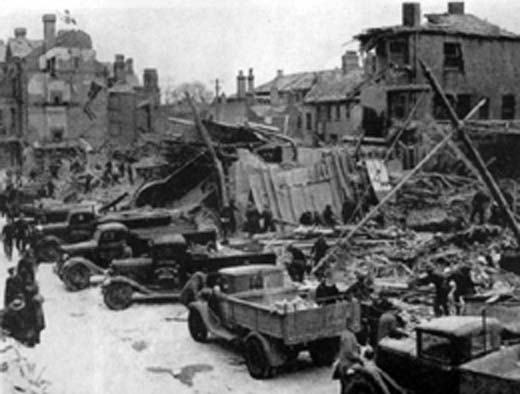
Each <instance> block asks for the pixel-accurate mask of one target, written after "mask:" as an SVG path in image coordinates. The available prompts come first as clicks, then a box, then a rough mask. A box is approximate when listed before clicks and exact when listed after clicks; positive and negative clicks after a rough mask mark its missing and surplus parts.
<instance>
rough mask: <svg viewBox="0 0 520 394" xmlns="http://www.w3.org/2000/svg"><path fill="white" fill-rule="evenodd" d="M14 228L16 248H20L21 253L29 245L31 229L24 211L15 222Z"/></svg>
mask: <svg viewBox="0 0 520 394" xmlns="http://www.w3.org/2000/svg"><path fill="white" fill-rule="evenodd" d="M14 228H15V231H14V235H15V237H14V239H15V245H16V249H18V252H19V253H21V252H23V251H24V250H25V247H26V245H27V235H28V230H29V225H28V224H27V221H26V220H25V216H24V214H23V213H20V216H19V217H18V219H17V220H16V221H15V222H14Z"/></svg>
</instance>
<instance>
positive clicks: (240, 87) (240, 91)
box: [237, 70, 246, 99]
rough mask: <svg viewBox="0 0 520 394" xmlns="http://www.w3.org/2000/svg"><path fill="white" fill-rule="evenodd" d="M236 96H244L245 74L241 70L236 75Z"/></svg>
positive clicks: (240, 97)
mask: <svg viewBox="0 0 520 394" xmlns="http://www.w3.org/2000/svg"><path fill="white" fill-rule="evenodd" d="M237 97H238V98H239V99H242V98H245V97H246V76H245V75H244V71H242V70H240V71H239V72H238V75H237Z"/></svg>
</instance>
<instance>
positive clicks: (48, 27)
mask: <svg viewBox="0 0 520 394" xmlns="http://www.w3.org/2000/svg"><path fill="white" fill-rule="evenodd" d="M42 21H43V42H44V46H45V50H46V51H48V50H49V49H51V48H52V47H53V46H54V45H56V15H54V14H45V15H43V16H42Z"/></svg>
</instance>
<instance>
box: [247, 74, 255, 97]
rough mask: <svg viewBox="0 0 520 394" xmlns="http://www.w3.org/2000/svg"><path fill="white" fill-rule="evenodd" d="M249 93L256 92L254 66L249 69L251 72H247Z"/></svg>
mask: <svg viewBox="0 0 520 394" xmlns="http://www.w3.org/2000/svg"><path fill="white" fill-rule="evenodd" d="M247 93H250V94H254V93H255V75H254V74H253V69H252V68H250V69H249V73H248V74H247Z"/></svg>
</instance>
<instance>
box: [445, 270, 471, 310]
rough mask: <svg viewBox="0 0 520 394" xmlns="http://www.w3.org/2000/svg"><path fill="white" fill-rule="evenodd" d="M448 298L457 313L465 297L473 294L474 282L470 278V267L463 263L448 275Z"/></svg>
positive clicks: (462, 305)
mask: <svg viewBox="0 0 520 394" xmlns="http://www.w3.org/2000/svg"><path fill="white" fill-rule="evenodd" d="M448 286H449V293H448V300H449V301H450V303H451V304H453V305H455V312H456V314H457V315H459V314H460V313H461V311H462V308H463V307H464V304H465V300H464V299H465V298H466V297H468V296H472V295H474V294H475V283H473V279H472V278H471V267H470V266H469V265H463V266H461V267H460V268H458V269H456V270H455V271H454V272H453V273H452V274H451V275H449V276H448Z"/></svg>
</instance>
